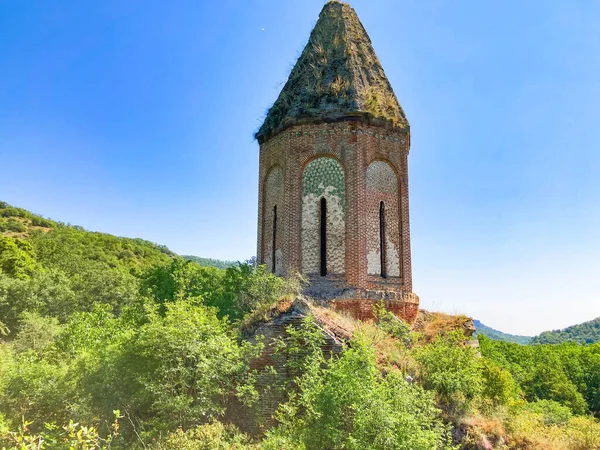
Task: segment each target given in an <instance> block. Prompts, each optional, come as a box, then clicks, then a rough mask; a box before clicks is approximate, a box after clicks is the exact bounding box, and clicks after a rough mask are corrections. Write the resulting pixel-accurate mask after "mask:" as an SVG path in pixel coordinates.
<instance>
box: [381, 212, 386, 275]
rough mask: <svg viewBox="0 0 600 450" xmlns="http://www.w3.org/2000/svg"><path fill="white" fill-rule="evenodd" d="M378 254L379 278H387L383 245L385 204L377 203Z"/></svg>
mask: <svg viewBox="0 0 600 450" xmlns="http://www.w3.org/2000/svg"><path fill="white" fill-rule="evenodd" d="M379 255H380V258H381V261H380V263H381V278H387V261H386V260H387V258H386V256H387V255H386V245H385V206H384V204H383V202H381V203H379Z"/></svg>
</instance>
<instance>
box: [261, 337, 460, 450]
mask: <svg viewBox="0 0 600 450" xmlns="http://www.w3.org/2000/svg"><path fill="white" fill-rule="evenodd" d="M298 384H299V392H298V394H297V395H294V396H293V397H292V398H291V399H290V401H289V402H287V403H285V404H284V405H282V406H281V408H280V411H279V413H278V420H279V422H280V425H279V426H278V427H277V428H276V429H274V430H273V431H271V432H269V433H268V438H267V440H266V443H265V444H264V448H273V449H276V448H277V449H279V448H290V449H293V448H298V449H315V450H318V449H332V448H347V449H367V448H368V449H406V450H419V449H423V450H425V449H427V450H431V449H441V448H449V435H448V432H447V429H446V428H445V426H444V425H443V424H442V422H441V420H440V418H439V413H440V411H439V410H437V409H436V408H435V405H434V401H433V396H432V395H431V394H429V393H427V392H425V391H423V390H422V389H420V388H419V387H416V386H409V385H408V383H407V382H406V381H405V380H404V379H403V377H402V376H401V375H400V374H398V373H396V372H390V373H388V374H386V375H384V374H382V373H381V372H380V370H379V369H378V367H377V365H376V357H375V353H374V351H373V349H372V348H371V347H370V346H369V345H367V344H366V343H365V342H364V341H363V340H362V339H361V338H360V337H358V338H357V339H356V340H354V341H353V342H352V344H351V347H350V348H348V349H347V350H345V351H344V352H343V353H342V354H341V356H340V357H339V358H333V359H331V360H329V361H328V362H326V361H325V360H324V359H323V358H322V357H315V358H311V364H310V366H309V367H307V370H306V373H305V374H304V375H303V376H302V377H301V379H300V381H299V383H298Z"/></svg>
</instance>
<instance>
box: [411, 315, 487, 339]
mask: <svg viewBox="0 0 600 450" xmlns="http://www.w3.org/2000/svg"><path fill="white" fill-rule="evenodd" d="M457 330H458V331H462V332H464V333H465V336H467V337H470V336H471V335H472V334H473V333H474V332H475V327H474V326H473V320H472V319H471V318H469V317H467V316H462V315H460V316H453V315H450V314H444V313H439V312H428V311H424V310H421V311H419V316H418V317H417V320H416V321H415V323H414V325H413V331H415V332H417V333H419V335H420V336H421V339H420V340H421V343H423V344H428V343H430V342H432V341H433V340H434V339H435V338H436V337H437V336H443V335H446V334H448V333H450V332H453V331H457Z"/></svg>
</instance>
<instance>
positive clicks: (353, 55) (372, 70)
mask: <svg viewBox="0 0 600 450" xmlns="http://www.w3.org/2000/svg"><path fill="white" fill-rule="evenodd" d="M353 116H358V117H360V116H363V117H366V118H368V119H383V120H385V121H387V122H390V123H392V124H393V125H395V126H398V127H401V128H408V120H407V119H406V116H405V114H404V111H403V110H402V107H401V106H400V103H399V102H398V99H397V98H396V95H395V94H394V90H393V89H392V86H391V84H390V82H389V81H388V79H387V77H386V76H385V73H384V71H383V67H382V66H381V63H380V62H379V59H378V58H377V55H376V54H375V51H374V50H373V46H372V45H371V39H370V38H369V36H368V34H367V32H366V31H365V29H364V27H363V25H362V24H361V23H360V20H359V19H358V16H357V15H356V12H355V11H354V9H352V7H350V5H348V4H346V3H341V2H338V1H330V2H329V3H327V4H326V5H325V7H324V8H323V10H322V11H321V15H320V16H319V20H318V21H317V24H316V25H315V28H314V29H313V31H312V33H311V35H310V39H309V40H308V44H307V45H306V47H305V48H304V51H303V52H302V54H301V55H300V58H299V59H298V62H297V63H296V65H295V66H294V68H293V69H292V72H291V74H290V77H289V79H288V81H287V83H286V84H285V86H284V87H283V90H282V91H281V94H279V98H278V99H277V100H276V101H275V103H274V104H273V106H272V107H271V109H270V110H269V111H268V113H267V117H266V119H265V122H264V124H263V125H262V127H261V128H260V129H259V131H258V132H257V133H256V138H257V139H258V140H259V142H264V141H265V140H267V139H269V137H271V136H273V135H275V134H277V133H278V132H280V131H282V130H283V129H285V128H287V127H288V126H291V125H294V124H296V123H305V122H322V121H324V122H328V121H331V122H333V121H337V120H340V119H343V118H347V117H353Z"/></svg>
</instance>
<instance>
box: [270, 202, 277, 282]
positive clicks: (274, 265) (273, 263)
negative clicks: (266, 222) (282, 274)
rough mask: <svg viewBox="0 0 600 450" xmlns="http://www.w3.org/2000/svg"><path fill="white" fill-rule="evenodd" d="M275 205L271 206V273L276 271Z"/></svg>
mask: <svg viewBox="0 0 600 450" xmlns="http://www.w3.org/2000/svg"><path fill="white" fill-rule="evenodd" d="M276 251H277V205H275V206H273V245H272V246H271V252H272V254H271V261H272V265H273V268H272V269H273V273H275V271H276V269H277V263H276V256H277V252H276Z"/></svg>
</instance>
